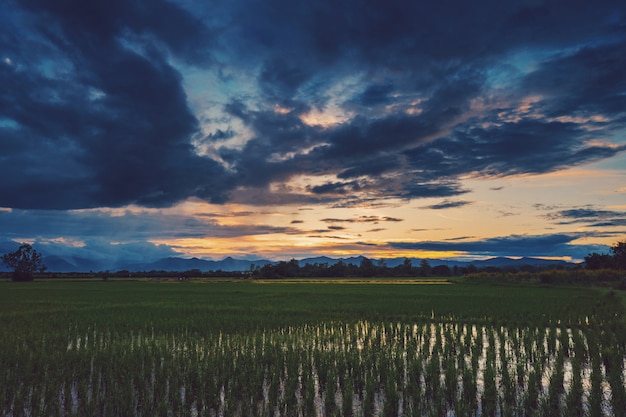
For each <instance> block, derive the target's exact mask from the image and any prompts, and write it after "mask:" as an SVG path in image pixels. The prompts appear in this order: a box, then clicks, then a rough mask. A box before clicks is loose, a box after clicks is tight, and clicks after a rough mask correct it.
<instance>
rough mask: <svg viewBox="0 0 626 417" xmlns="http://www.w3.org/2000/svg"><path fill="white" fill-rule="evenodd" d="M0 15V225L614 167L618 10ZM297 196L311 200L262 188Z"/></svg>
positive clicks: (420, 8)
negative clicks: (95, 211) (1, 213)
mask: <svg viewBox="0 0 626 417" xmlns="http://www.w3.org/2000/svg"><path fill="white" fill-rule="evenodd" d="M4 15H5V17H3V18H2V21H1V22H0V23H3V29H4V30H3V35H2V36H1V37H0V50H2V51H3V52H2V53H3V55H4V56H3V61H2V62H0V82H2V84H3V85H11V89H10V90H9V91H8V92H7V93H6V94H3V95H2V96H1V97H0V175H1V176H2V177H3V178H5V179H7V180H6V181H3V182H2V183H1V184H0V206H4V207H13V208H23V209H76V208H96V207H123V206H126V205H130V204H133V205H138V206H144V207H166V206H171V205H174V204H176V203H178V202H180V201H185V200H187V199H190V198H200V199H203V200H206V201H210V202H214V203H223V202H226V201H234V202H238V203H249V204H292V205H295V204H302V203H307V204H316V205H317V204H324V205H334V206H337V207H348V206H355V205H359V204H370V203H371V202H372V201H373V200H377V201H384V200H386V199H414V198H430V197H435V198H448V197H456V196H459V195H462V194H464V193H468V192H470V191H471V190H469V189H467V188H466V187H465V186H464V185H463V181H464V180H465V179H468V178H473V177H484V176H497V177H502V176H511V175H519V174H537V173H546V172H553V171H556V170H561V169H566V168H569V167H572V166H575V165H580V164H584V163H588V162H591V161H598V160H602V159H607V158H610V157H613V156H615V155H617V154H618V153H620V152H623V151H624V150H626V146H625V145H624V144H623V143H622V142H620V141H619V140H617V139H616V137H618V133H619V132H622V131H623V129H626V116H624V113H623V109H624V108H625V107H626V96H625V95H624V94H623V90H624V85H625V83H626V75H624V72H623V71H622V69H623V68H624V63H625V61H624V60H625V58H624V56H626V54H624V50H625V45H626V35H625V34H624V31H623V27H624V13H623V6H621V5H620V4H619V3H615V4H612V3H611V4H603V5H601V6H598V5H591V4H586V3H584V2H581V3H580V4H577V5H576V7H573V6H572V5H571V3H569V2H565V1H556V2H553V3H550V4H549V5H542V6H540V7H539V6H538V7H529V6H527V5H523V4H520V3H516V2H508V3H504V4H492V5H489V7H477V6H476V5H470V4H467V2H463V1H451V2H448V3H446V5H439V4H435V3H432V4H417V3H412V2H404V1H393V2H391V3H389V2H387V3H385V4H384V5H383V4H382V3H379V2H373V1H369V0H368V1H366V2H365V3H364V4H362V5H361V6H360V7H357V8H355V7H354V5H353V4H352V3H350V2H330V1H317V2H300V3H296V4H294V3H293V2H287V1H286V0H269V1H267V2H260V3H250V2H248V1H243V0H234V1H230V2H221V3H217V4H210V5H204V4H194V3H189V2H170V1H165V0H155V1H150V2H145V1H134V2H127V1H122V0H114V1H108V2H104V1H100V0H98V1H94V2H90V4H89V6H86V5H85V4H84V2H80V1H77V0H70V1H66V2H61V3H58V2H50V1H43V0H29V1H25V2H14V1H12V2H9V3H8V5H7V6H6V13H5V14H4ZM199 74H200V75H199ZM564 74H567V76H565V75H564ZM203 77H205V78H203ZM198 79H204V80H207V81H204V82H205V83H206V84H207V85H208V86H204V88H199V87H198V84H199V83H200V82H198V81H197V80H198ZM190 97H192V98H193V99H192V100H191V99H190ZM311 114H318V115H323V116H324V117H326V119H325V120H333V121H334V122H333V123H313V122H311V121H310V119H307V115H309V116H310V115H311ZM320 117H321V116H320ZM307 120H308V122H307ZM209 132H211V133H209ZM296 177H297V178H303V177H305V178H309V179H312V181H311V182H310V183H311V184H319V185H315V186H309V187H308V188H307V187H301V188H298V189H288V190H287V189H282V190H281V189H280V188H279V187H276V185H277V184H286V183H289V182H290V181H291V180H293V179H294V178H296ZM318 178H324V180H323V182H320V181H315V180H317V179H318Z"/></svg>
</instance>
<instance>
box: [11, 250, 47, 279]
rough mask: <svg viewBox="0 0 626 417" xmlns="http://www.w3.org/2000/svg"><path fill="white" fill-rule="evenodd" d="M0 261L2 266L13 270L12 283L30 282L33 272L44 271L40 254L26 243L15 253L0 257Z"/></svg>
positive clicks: (44, 267)
mask: <svg viewBox="0 0 626 417" xmlns="http://www.w3.org/2000/svg"><path fill="white" fill-rule="evenodd" d="M1 259H2V263H3V264H5V265H6V266H8V267H9V268H12V269H13V281H32V280H33V279H34V275H33V274H34V273H35V272H37V271H40V272H43V271H45V269H46V266H45V265H44V264H43V260H42V256H41V254H40V253H39V252H37V251H36V250H35V249H33V247H32V246H31V245H29V244H27V243H24V244H23V245H21V246H20V247H19V248H18V249H17V250H16V251H15V252H11V253H7V254H5V255H2V257H1Z"/></svg>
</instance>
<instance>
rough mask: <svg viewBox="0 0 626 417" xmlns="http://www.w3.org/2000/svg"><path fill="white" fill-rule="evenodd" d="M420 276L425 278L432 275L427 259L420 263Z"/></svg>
mask: <svg viewBox="0 0 626 417" xmlns="http://www.w3.org/2000/svg"><path fill="white" fill-rule="evenodd" d="M420 275H421V276H424V277H426V276H428V275H430V264H429V263H428V261H427V260H426V259H422V262H420Z"/></svg>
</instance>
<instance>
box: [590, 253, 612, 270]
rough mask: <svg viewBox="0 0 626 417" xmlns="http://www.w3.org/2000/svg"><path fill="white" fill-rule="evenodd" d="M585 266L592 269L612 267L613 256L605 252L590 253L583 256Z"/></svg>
mask: <svg viewBox="0 0 626 417" xmlns="http://www.w3.org/2000/svg"><path fill="white" fill-rule="evenodd" d="M585 268H587V269H592V270H596V269H609V268H613V257H612V256H611V255H609V254H607V253H596V252H593V253H590V254H589V255H587V256H585Z"/></svg>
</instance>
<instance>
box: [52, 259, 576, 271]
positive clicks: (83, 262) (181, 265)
mask: <svg viewBox="0 0 626 417" xmlns="http://www.w3.org/2000/svg"><path fill="white" fill-rule="evenodd" d="M405 259H406V258H382V259H372V261H374V263H375V264H377V263H379V262H380V261H382V262H384V264H385V265H386V266H387V267H390V268H393V267H395V266H397V265H400V264H402V263H403V262H404V260H405ZM362 260H363V256H357V257H350V258H329V257H326V256H320V257H315V258H305V259H301V260H298V264H299V265H300V266H304V265H306V264H327V265H328V266H330V265H333V264H335V263H337V262H339V261H343V262H344V263H345V264H354V265H360V263H361V261H362ZM409 260H410V261H411V263H412V265H413V266H419V265H420V263H421V262H422V259H419V258H409ZM43 261H44V264H45V265H46V267H47V271H50V272H88V271H94V272H97V271H105V270H109V271H120V270H127V271H131V272H135V271H168V272H174V271H189V270H191V269H199V270H200V271H202V272H207V271H220V270H221V271H225V272H231V271H246V270H250V267H251V266H252V267H253V268H254V267H257V266H258V267H262V266H263V265H265V264H276V263H278V262H277V261H270V260H267V259H255V260H246V259H235V258H232V257H230V256H229V257H226V258H224V259H222V260H221V261H211V260H206V259H198V258H179V257H169V258H162V259H158V260H156V261H154V262H143V263H140V262H132V261H124V262H119V263H117V264H114V265H113V264H111V265H107V264H105V263H102V262H97V261H93V260H89V259H85V258H78V257H60V256H48V257H44V259H43ZM427 261H428V263H429V265H430V266H431V267H435V266H438V265H445V266H448V267H450V268H453V267H455V266H457V267H459V268H462V267H467V266H469V265H470V264H473V265H474V266H476V267H477V268H484V267H500V268H503V267H520V266H523V265H532V266H535V267H551V266H552V267H556V266H562V267H568V266H573V265H574V264H572V263H569V262H566V261H559V260H547V259H541V258H519V259H515V258H506V257H497V258H489V259H484V260H471V261H458V260H447V259H427Z"/></svg>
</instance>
